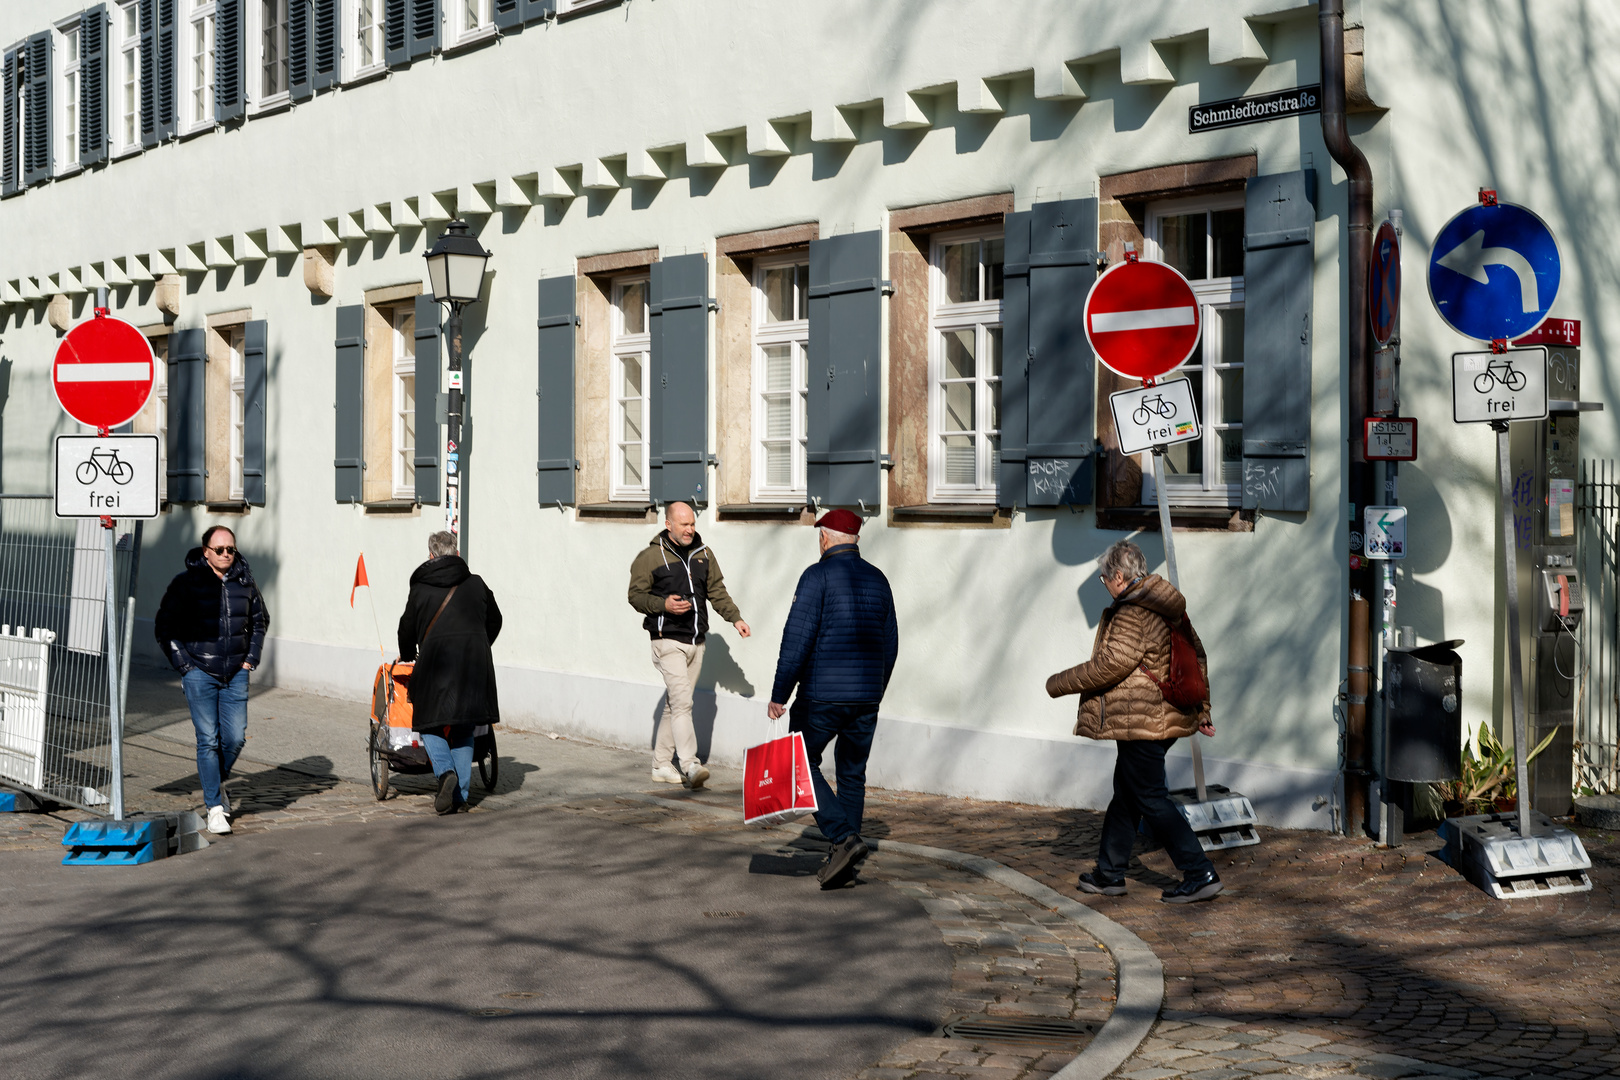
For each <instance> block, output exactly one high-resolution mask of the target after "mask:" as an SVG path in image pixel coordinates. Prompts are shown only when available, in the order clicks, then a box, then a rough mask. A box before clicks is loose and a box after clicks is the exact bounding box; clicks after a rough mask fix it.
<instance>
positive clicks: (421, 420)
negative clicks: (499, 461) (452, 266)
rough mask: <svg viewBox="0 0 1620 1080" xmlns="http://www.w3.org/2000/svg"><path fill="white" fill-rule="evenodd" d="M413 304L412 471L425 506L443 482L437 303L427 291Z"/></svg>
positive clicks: (433, 503)
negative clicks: (414, 407) (414, 358)
mask: <svg viewBox="0 0 1620 1080" xmlns="http://www.w3.org/2000/svg"><path fill="white" fill-rule="evenodd" d="M415 304H416V329H415V331H414V337H415V339H416V361H415V365H414V367H413V368H412V371H413V372H414V377H415V382H414V384H413V385H414V391H413V392H414V393H415V395H416V425H415V431H414V432H413V433H412V439H411V441H412V444H413V447H414V449H413V451H412V453H413V461H414V462H415V467H416V472H415V476H414V479H413V483H414V485H415V488H416V501H417V502H419V503H423V504H425V505H428V506H438V505H439V499H440V496H439V489H440V487H441V486H442V484H443V477H442V475H441V473H442V467H443V466H442V463H441V460H440V458H441V455H442V454H443V453H444V433H443V431H442V430H441V429H440V426H439V413H438V400H439V368H440V366H441V364H442V360H441V358H440V353H441V351H442V350H441V349H440V342H441V341H442V340H443V338H442V335H441V334H440V332H439V304H438V302H437V301H436V300H434V299H433V297H432V295H431V294H425V295H422V296H418V297H417V298H416V300H415Z"/></svg>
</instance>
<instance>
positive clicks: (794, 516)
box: [715, 503, 816, 525]
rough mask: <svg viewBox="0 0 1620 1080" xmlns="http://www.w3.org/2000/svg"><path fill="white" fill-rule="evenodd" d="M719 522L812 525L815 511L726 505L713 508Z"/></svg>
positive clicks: (796, 507) (782, 506)
mask: <svg viewBox="0 0 1620 1080" xmlns="http://www.w3.org/2000/svg"><path fill="white" fill-rule="evenodd" d="M715 512H716V514H718V516H719V518H718V519H719V520H720V521H754V522H763V523H768V524H776V525H813V524H815V520H816V515H815V511H813V510H811V509H810V508H809V507H807V506H804V505H802V504H790V503H728V504H726V505H724V506H717V507H715Z"/></svg>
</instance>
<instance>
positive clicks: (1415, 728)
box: [1384, 638, 1462, 783]
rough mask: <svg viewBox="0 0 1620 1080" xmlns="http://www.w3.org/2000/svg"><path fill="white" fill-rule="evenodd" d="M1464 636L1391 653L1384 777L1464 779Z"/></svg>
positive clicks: (1412, 780)
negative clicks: (1461, 648) (1459, 650)
mask: <svg viewBox="0 0 1620 1080" xmlns="http://www.w3.org/2000/svg"><path fill="white" fill-rule="evenodd" d="M1461 644H1462V640H1461V639H1460V638H1459V639H1454V640H1451V641H1441V642H1437V643H1436V644H1433V645H1423V646H1420V647H1417V648H1392V649H1390V650H1389V653H1388V660H1389V667H1388V668H1387V669H1386V674H1385V678H1386V679H1387V680H1388V684H1387V686H1386V687H1385V690H1386V692H1387V694H1388V698H1387V701H1388V710H1389V711H1388V717H1387V719H1388V723H1387V734H1386V738H1387V740H1388V741H1387V743H1386V744H1385V756H1384V776H1385V778H1386V779H1388V780H1398V781H1404V782H1406V783H1428V782H1430V781H1434V780H1457V779H1460V777H1461V773H1460V771H1459V770H1460V768H1461V761H1462V716H1461V715H1460V714H1461V710H1462V657H1460V656H1458V655H1457V651H1456V648H1457V646H1458V645H1461Z"/></svg>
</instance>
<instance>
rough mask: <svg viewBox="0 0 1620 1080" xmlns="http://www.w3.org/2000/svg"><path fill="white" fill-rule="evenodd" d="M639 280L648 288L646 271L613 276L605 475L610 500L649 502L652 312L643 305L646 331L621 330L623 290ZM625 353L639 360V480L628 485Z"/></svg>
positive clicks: (650, 497) (650, 284)
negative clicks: (609, 433)
mask: <svg viewBox="0 0 1620 1080" xmlns="http://www.w3.org/2000/svg"><path fill="white" fill-rule="evenodd" d="M636 284H640V285H642V286H645V287H646V289H648V290H650V289H651V286H652V282H651V278H650V277H649V275H647V274H630V275H626V276H624V277H619V278H614V279H613V292H612V300H613V316H612V317H613V349H612V352H613V362H612V364H610V365H609V368H610V370H611V377H612V379H613V385H612V386H611V387H610V388H609V389H610V393H609V398H608V400H609V401H611V402H612V403H613V404H612V410H613V412H612V418H611V420H610V427H611V428H612V439H613V442H612V450H613V453H612V465H611V467H610V471H609V475H608V498H609V499H610V500H611V501H613V502H640V503H650V502H651V501H652V494H651V490H652V489H651V476H650V469H651V461H650V458H651V453H650V451H649V448H648V443H649V435H650V434H651V431H650V425H651V423H652V408H651V394H650V391H651V389H652V386H651V378H652V333H651V330H652V327H651V325H650V322H651V318H652V312H651V309H650V308H646V309H645V310H644V311H643V314H642V326H644V327H646V332H644V333H640V334H627V333H625V331H624V311H623V308H622V301H623V299H624V292H625V290H626V289H627V288H628V287H629V286H632V285H636ZM647 295H648V293H647V292H645V291H644V292H643V293H642V296H643V304H644V305H645V304H646V303H647V301H646V299H645V298H646V297H647ZM628 357H635V358H636V359H637V360H638V362H639V363H640V364H641V480H642V482H641V484H640V485H630V484H626V483H624V455H625V453H626V442H625V438H624V434H625V433H624V423H623V420H624V408H623V406H624V403H625V402H626V401H627V400H629V399H627V398H626V397H625V396H624V369H623V365H624V361H625V359H626V358H628Z"/></svg>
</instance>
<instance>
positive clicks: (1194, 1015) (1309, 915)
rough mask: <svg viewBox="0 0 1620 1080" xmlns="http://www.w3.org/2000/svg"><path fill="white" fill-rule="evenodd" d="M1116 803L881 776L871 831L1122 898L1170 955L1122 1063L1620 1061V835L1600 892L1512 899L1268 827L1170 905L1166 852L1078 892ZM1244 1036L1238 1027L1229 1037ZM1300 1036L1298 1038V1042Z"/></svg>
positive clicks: (1162, 954) (1141, 930)
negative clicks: (1186, 899) (1026, 799)
mask: <svg viewBox="0 0 1620 1080" xmlns="http://www.w3.org/2000/svg"><path fill="white" fill-rule="evenodd" d="M1101 826H1102V815H1101V814H1099V813H1092V812H1088V811H1081V810H1055V809H1051V808H1043V807H1031V806H1018V805H1012V804H1007V803H990V802H981V801H976V800H968V799H947V798H943V797H940V796H930V795H917V794H909V793H901V792H873V793H872V794H871V803H870V804H869V808H868V823H867V832H868V833H870V834H872V835H876V836H878V837H882V836H892V837H893V838H895V839H897V840H905V841H910V842H913V843H920V844H929V845H934V846H938V847H944V848H951V849H954V850H957V851H966V852H970V853H973V854H978V855H984V856H987V857H989V858H993V859H996V860H998V861H1000V862H1002V863H1004V864H1006V865H1008V866H1010V867H1012V868H1013V869H1015V870H1019V871H1021V872H1023V873H1025V874H1028V875H1029V876H1030V877H1032V878H1034V879H1036V880H1037V881H1040V882H1042V883H1044V884H1046V885H1049V886H1050V887H1052V888H1054V889H1056V890H1058V891H1059V892H1062V893H1064V894H1065V895H1069V896H1073V897H1075V898H1076V899H1079V900H1081V901H1082V902H1084V903H1086V904H1088V905H1090V906H1092V907H1094V908H1096V909H1097V910H1099V911H1101V912H1103V913H1105V914H1107V915H1108V916H1109V917H1110V918H1111V919H1114V920H1115V921H1116V922H1119V923H1120V924H1122V925H1124V926H1125V927H1127V928H1129V929H1130V930H1132V931H1133V932H1135V933H1136V934H1137V936H1139V937H1140V938H1142V939H1143V940H1144V941H1146V942H1147V943H1148V944H1149V945H1150V946H1151V947H1152V948H1153V950H1154V952H1155V953H1156V954H1157V955H1158V956H1159V958H1160V959H1161V960H1162V961H1163V962H1164V967H1165V991H1166V993H1165V998H1166V1000H1165V1005H1164V1012H1163V1013H1162V1014H1161V1023H1160V1024H1159V1026H1158V1028H1157V1029H1156V1030H1155V1032H1154V1033H1153V1035H1152V1036H1151V1037H1150V1039H1149V1041H1148V1042H1147V1043H1144V1044H1143V1046H1142V1048H1141V1049H1140V1050H1139V1051H1138V1053H1137V1054H1136V1056H1135V1057H1133V1058H1132V1059H1131V1060H1130V1061H1129V1062H1127V1063H1126V1065H1125V1066H1124V1067H1123V1068H1122V1069H1121V1070H1119V1075H1123V1076H1126V1077H1129V1078H1131V1080H1169V1078H1171V1077H1192V1078H1197V1080H1227V1078H1236V1077H1239V1076H1245V1075H1252V1074H1256V1073H1273V1074H1281V1075H1292V1076H1312V1077H1331V1076H1337V1075H1347V1076H1348V1075H1356V1076H1374V1077H1402V1076H1428V1075H1432V1076H1471V1075H1485V1076H1503V1077H1516V1078H1517V1077H1579V1078H1586V1077H1613V1076H1620V1053H1617V1045H1616V1031H1617V1026H1620V1023H1617V1022H1620V993H1617V990H1616V988H1617V986H1620V916H1617V912H1616V897H1617V894H1620V838H1617V837H1615V836H1614V835H1611V834H1606V833H1601V832H1597V831H1594V830H1587V829H1580V830H1578V831H1580V833H1581V835H1582V839H1583V842H1584V843H1585V844H1586V845H1587V850H1588V851H1589V852H1590V854H1591V856H1592V861H1593V872H1592V879H1593V886H1594V887H1593V890H1592V891H1591V892H1589V893H1576V894H1571V895H1564V896H1556V897H1548V898H1545V899H1536V900H1515V901H1512V902H1502V901H1497V900H1492V899H1489V898H1488V897H1486V896H1485V895H1484V893H1482V892H1480V891H1479V890H1477V889H1475V888H1474V887H1473V886H1472V885H1469V884H1468V883H1467V882H1465V881H1463V880H1462V878H1460V877H1459V876H1458V875H1457V874H1456V873H1455V872H1454V871H1452V870H1451V868H1450V867H1448V866H1446V865H1445V864H1444V863H1442V862H1441V861H1440V860H1439V859H1438V858H1436V857H1435V854H1434V852H1435V851H1436V850H1437V849H1438V846H1439V845H1438V842H1437V841H1436V840H1435V838H1434V834H1433V833H1427V834H1420V835H1416V836H1414V837H1412V838H1411V839H1410V841H1409V843H1408V844H1407V845H1406V846H1405V847H1402V848H1399V849H1393V850H1379V849H1378V848H1376V847H1375V846H1374V845H1373V844H1371V843H1370V842H1358V841H1354V840H1349V839H1345V838H1342V837H1334V836H1330V835H1328V834H1325V833H1317V832H1303V831H1287V830H1278V829H1264V830H1262V840H1263V842H1262V843H1261V844H1260V845H1259V846H1255V847H1247V848H1239V849H1236V850H1234V851H1230V852H1222V853H1216V854H1214V855H1213V856H1212V858H1213V859H1214V861H1215V864H1216V866H1217V868H1218V869H1219V872H1220V874H1221V877H1222V879H1223V880H1224V881H1225V882H1226V884H1227V888H1226V891H1225V892H1224V893H1223V894H1222V895H1221V896H1220V897H1219V898H1218V899H1217V900H1216V901H1215V902H1213V903H1208V904H1193V905H1187V906H1185V907H1171V906H1169V905H1165V904H1161V903H1159V902H1158V893H1159V890H1160V889H1162V888H1164V887H1166V886H1168V885H1170V884H1172V883H1174V881H1176V880H1177V875H1176V874H1175V871H1174V868H1173V867H1172V865H1171V864H1170V861H1169V859H1168V858H1167V857H1166V856H1165V854H1164V853H1163V852H1162V851H1142V852H1139V863H1138V864H1136V865H1135V866H1134V867H1133V870H1132V872H1131V875H1130V876H1131V878H1132V881H1131V891H1130V893H1129V895H1127V896H1125V897H1118V898H1115V897H1096V896H1088V895H1086V894H1083V893H1080V892H1078V890H1077V889H1076V888H1075V876H1076V874H1077V873H1078V872H1079V871H1080V870H1085V869H1089V868H1090V867H1091V866H1092V864H1093V860H1094V858H1095V854H1096V850H1097V839H1098V835H1099V831H1100V829H1101ZM1218 1043H1221V1044H1230V1045H1216V1044H1218ZM1291 1048H1297V1049H1291Z"/></svg>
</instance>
